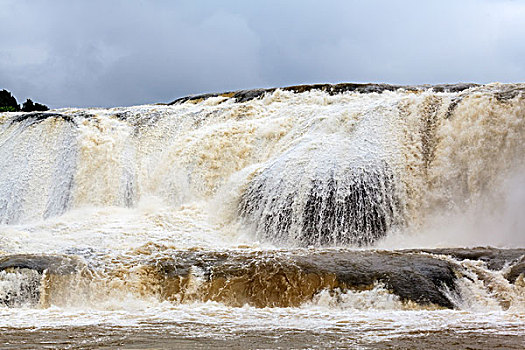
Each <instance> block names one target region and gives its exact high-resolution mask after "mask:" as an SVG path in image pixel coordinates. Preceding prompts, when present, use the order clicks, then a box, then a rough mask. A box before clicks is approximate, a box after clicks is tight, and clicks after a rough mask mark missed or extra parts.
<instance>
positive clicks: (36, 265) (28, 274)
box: [0, 255, 79, 307]
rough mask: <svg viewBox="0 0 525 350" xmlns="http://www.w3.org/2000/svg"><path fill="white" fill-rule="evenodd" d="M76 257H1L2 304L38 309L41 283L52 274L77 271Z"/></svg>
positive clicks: (0, 289) (0, 290) (77, 262)
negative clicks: (46, 275)
mask: <svg viewBox="0 0 525 350" xmlns="http://www.w3.org/2000/svg"><path fill="white" fill-rule="evenodd" d="M78 267H79V261H78V260H77V259H76V258H73V257H63V256H51V255H49V256H47V255H11V256H4V257H1V258H0V286H1V288H0V305H2V304H3V305H5V306H8V307H20V306H24V305H29V306H36V305H38V303H39V301H40V293H41V288H40V287H41V281H42V275H43V273H44V271H46V272H47V273H48V274H54V275H66V274H72V273H74V272H76V271H77V269H78Z"/></svg>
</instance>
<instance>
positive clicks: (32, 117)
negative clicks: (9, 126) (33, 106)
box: [12, 112, 73, 124]
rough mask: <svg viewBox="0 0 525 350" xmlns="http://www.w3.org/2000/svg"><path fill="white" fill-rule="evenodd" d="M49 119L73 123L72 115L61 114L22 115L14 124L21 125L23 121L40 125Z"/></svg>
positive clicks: (14, 120) (15, 118) (18, 116)
mask: <svg viewBox="0 0 525 350" xmlns="http://www.w3.org/2000/svg"><path fill="white" fill-rule="evenodd" d="M49 118H60V119H63V120H65V121H67V122H73V118H72V117H71V116H70V115H66V114H60V113H41V112H34V113H21V114H19V115H17V116H16V117H14V118H13V119H12V122H13V123H20V122H23V121H28V122H29V123H30V124H36V123H40V122H42V121H44V120H46V119H49Z"/></svg>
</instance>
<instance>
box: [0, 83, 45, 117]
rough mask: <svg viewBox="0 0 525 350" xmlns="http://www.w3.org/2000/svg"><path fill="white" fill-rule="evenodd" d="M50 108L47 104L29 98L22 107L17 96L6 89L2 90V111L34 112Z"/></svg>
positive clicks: (0, 103)
mask: <svg viewBox="0 0 525 350" xmlns="http://www.w3.org/2000/svg"><path fill="white" fill-rule="evenodd" d="M48 109H49V108H48V107H47V106H46V105H43V104H40V103H36V102H33V101H32V100H31V99H29V98H28V99H27V100H26V101H25V102H24V103H23V104H22V107H20V105H19V104H18V102H17V101H16V98H15V97H14V96H13V95H11V93H10V92H9V91H7V90H5V89H4V90H2V91H0V112H19V111H22V112H34V111H47V110H48Z"/></svg>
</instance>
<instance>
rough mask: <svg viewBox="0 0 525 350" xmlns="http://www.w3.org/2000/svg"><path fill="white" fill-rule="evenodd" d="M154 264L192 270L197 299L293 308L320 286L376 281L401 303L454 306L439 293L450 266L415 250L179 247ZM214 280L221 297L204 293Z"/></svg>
mask: <svg viewBox="0 0 525 350" xmlns="http://www.w3.org/2000/svg"><path fill="white" fill-rule="evenodd" d="M151 263H153V262H151ZM154 263H155V265H156V266H157V267H158V268H159V269H160V271H161V272H162V274H164V275H166V276H168V277H170V278H172V279H173V278H174V277H178V278H185V277H187V276H188V274H190V273H191V272H192V271H193V270H192V269H195V268H197V269H198V271H201V273H202V276H201V278H204V279H205V281H206V282H205V283H204V284H202V286H204V287H203V290H202V291H201V293H202V295H201V296H200V298H202V299H204V300H215V301H221V302H226V303H229V304H233V305H242V304H243V303H248V304H251V305H255V306H258V307H266V306H281V307H283V306H298V305H300V304H301V303H303V302H306V301H309V300H310V299H311V298H312V297H313V296H314V295H315V294H316V293H318V292H320V291H321V290H323V289H331V290H334V289H336V288H337V289H340V290H342V291H345V290H366V289H370V288H372V286H373V285H374V284H376V283H381V284H383V285H384V286H385V287H386V288H387V289H388V290H390V291H391V292H392V293H393V294H395V295H397V296H398V297H399V298H400V299H401V300H404V301H413V302H416V303H419V304H423V305H426V304H434V305H438V306H441V307H446V308H453V307H454V305H453V304H452V302H451V301H450V300H449V299H448V297H447V296H446V295H445V293H444V291H445V289H448V290H450V291H453V290H454V289H455V284H454V281H455V279H456V275H455V272H454V269H455V266H454V264H453V263H451V262H448V261H445V260H441V259H439V258H436V257H432V256H429V255H421V254H417V253H405V254H403V253H398V252H381V251H324V252H313V253H312V252H308V251H296V252H293V253H292V252H265V253H248V254H243V253H237V252H229V253H213V252H187V251H179V252H176V253H174V257H173V259H165V260H163V261H162V262H158V261H156V262H154ZM217 284H220V286H221V290H224V288H226V291H227V293H226V294H225V295H224V294H223V295H220V294H213V293H208V292H209V291H210V290H214V289H217V288H215V287H214V285H217ZM265 289H266V290H267V291H272V292H271V293H263V292H264V290H265ZM177 292H178V293H180V292H181V289H180V288H179V289H177ZM238 301H241V303H237V302H238Z"/></svg>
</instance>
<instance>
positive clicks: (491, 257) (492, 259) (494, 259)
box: [405, 247, 525, 270]
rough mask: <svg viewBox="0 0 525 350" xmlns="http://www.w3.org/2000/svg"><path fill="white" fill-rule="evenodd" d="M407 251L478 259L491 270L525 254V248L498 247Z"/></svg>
mask: <svg viewBox="0 0 525 350" xmlns="http://www.w3.org/2000/svg"><path fill="white" fill-rule="evenodd" d="M405 252H426V253H429V254H434V255H448V256H450V257H452V258H454V259H457V260H467V259H468V260H477V261H483V262H484V263H486V264H487V267H488V268H489V269H490V270H501V269H502V268H503V267H505V266H506V265H512V264H513V263H514V262H516V261H518V260H519V259H520V258H521V257H522V256H524V255H525V249H523V248H516V249H498V248H491V247H477V248H433V249H412V250H410V249H409V250H405Z"/></svg>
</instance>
